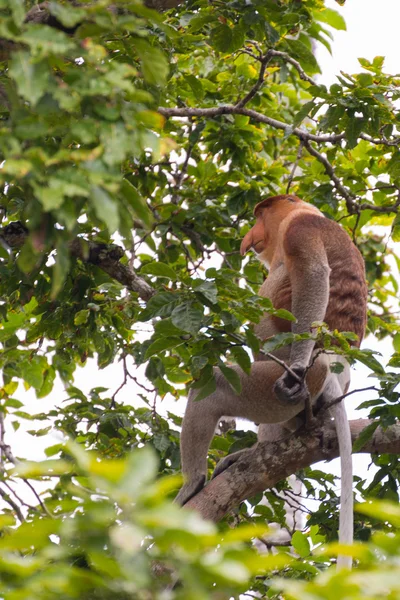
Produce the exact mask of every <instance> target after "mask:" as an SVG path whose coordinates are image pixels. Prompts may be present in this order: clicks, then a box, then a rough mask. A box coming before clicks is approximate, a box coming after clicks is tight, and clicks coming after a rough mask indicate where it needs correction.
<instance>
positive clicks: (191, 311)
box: [171, 302, 203, 335]
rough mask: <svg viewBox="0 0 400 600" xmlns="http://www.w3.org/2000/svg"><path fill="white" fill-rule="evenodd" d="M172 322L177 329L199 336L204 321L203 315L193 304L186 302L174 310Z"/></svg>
mask: <svg viewBox="0 0 400 600" xmlns="http://www.w3.org/2000/svg"><path fill="white" fill-rule="evenodd" d="M171 321H172V323H173V324H174V325H175V326H176V327H179V328H180V329H183V330H184V331H188V332H189V333H191V334H192V335H197V334H198V333H199V329H200V327H201V324H202V321H203V313H202V312H201V311H200V310H198V309H197V308H195V307H194V306H193V304H192V303H191V302H185V304H180V305H179V306H177V307H176V308H174V310H173V311H172V314H171Z"/></svg>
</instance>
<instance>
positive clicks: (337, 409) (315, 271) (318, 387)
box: [177, 195, 367, 567]
mask: <svg viewBox="0 0 400 600" xmlns="http://www.w3.org/2000/svg"><path fill="white" fill-rule="evenodd" d="M254 214H255V217H256V223H255V225H254V226H253V227H252V229H250V231H249V232H248V233H247V234H246V236H245V237H244V239H243V241H242V245H241V248H240V250H241V253H242V255H243V254H245V253H246V252H247V251H248V250H250V249H252V250H254V252H255V253H256V254H257V257H258V259H259V260H260V261H261V262H263V263H265V264H266V265H267V266H268V268H269V275H268V278H267V279H266V280H265V282H264V283H263V285H262V286H261V289H260V292H259V293H260V296H264V297H268V298H270V299H271V301H272V303H273V305H274V307H275V308H285V309H287V310H290V311H291V312H292V313H293V314H294V316H295V317H296V319H297V321H296V322H295V323H292V322H290V321H287V320H283V319H279V318H276V317H274V316H271V315H269V314H265V315H264V317H263V318H262V319H261V321H260V323H259V324H258V325H257V326H256V327H255V332H256V334H257V335H258V337H259V338H261V340H266V339H268V338H269V337H271V336H273V335H275V334H277V333H280V332H285V331H292V332H293V333H305V332H311V330H312V323H314V322H316V321H320V322H321V321H324V322H325V323H327V324H328V326H329V328H330V329H331V330H335V329H337V330H338V331H352V332H354V333H356V334H357V336H358V342H355V344H356V345H359V344H360V342H361V340H362V337H363V335H364V330H365V324H366V302H367V287H366V282H365V270H364V262H363V259H362V257H361V254H360V252H359V251H358V249H357V248H356V247H355V245H354V244H353V243H352V241H351V240H350V238H349V236H348V235H347V233H346V232H345V231H344V230H343V229H342V228H341V227H340V225H338V224H337V223H335V222H334V221H331V220H329V219H327V218H326V217H324V215H323V214H322V213H321V212H320V211H319V210H318V209H317V208H316V207H314V206H312V205H310V204H307V203H306V202H303V201H302V200H300V198H297V197H296V196H292V195H284V196H274V197H272V198H267V199H266V200H263V201H262V202H260V203H259V204H257V206H256V207H255V210H254ZM314 346H315V341H314V340H312V339H309V340H303V341H300V342H296V343H294V344H292V345H291V346H286V347H284V348H281V349H279V350H277V351H275V352H274V354H275V356H276V357H277V358H279V359H281V360H283V361H285V363H287V364H288V365H290V368H291V369H292V370H293V371H294V372H295V373H296V374H297V375H298V376H300V378H302V376H304V374H305V372H306V371H307V372H306V377H305V382H306V385H305V384H304V383H299V382H298V380H296V379H295V378H294V377H293V376H292V375H291V374H290V373H289V372H288V371H286V370H285V369H283V368H282V367H281V366H280V365H279V364H277V363H276V362H274V361H273V360H271V359H268V358H267V357H266V356H265V355H262V354H260V355H259V356H257V357H256V360H255V362H254V363H253V365H252V367H251V374H250V375H246V374H245V373H244V372H243V371H242V370H241V369H240V368H239V367H235V369H236V371H237V373H238V375H239V376H240V379H241V382H242V391H241V393H240V394H239V395H238V394H236V393H235V392H234V391H233V390H232V388H231V387H230V385H229V384H228V382H227V381H226V379H225V378H224V376H223V375H222V373H221V372H220V371H219V370H216V373H215V376H216V382H217V389H216V391H215V392H213V393H212V394H210V396H208V397H207V398H204V399H203V400H200V401H198V402H196V391H195V390H192V391H191V392H190V394H189V399H188V404H187V407H186V413H185V417H184V420H183V424H182V434H181V455H182V471H183V474H184V477H185V483H184V486H183V487H182V489H181V491H180V492H179V494H178V496H177V502H179V503H180V504H185V503H186V502H187V501H188V500H189V499H190V498H191V497H192V496H193V495H195V494H196V493H197V492H199V491H200V490H201V488H202V487H203V486H204V484H205V481H206V473H207V452H208V448H209V445H210V442H211V440H212V438H213V435H214V432H215V428H216V425H217V423H218V421H219V419H221V417H222V416H229V417H242V418H245V419H249V420H251V421H254V422H255V423H260V424H261V425H260V427H259V433H258V438H259V440H261V441H275V440H277V439H283V438H284V437H285V436H286V437H287V436H288V435H290V433H291V432H293V431H294V430H295V429H297V428H298V427H299V425H300V424H301V423H302V419H300V418H299V413H301V412H302V411H303V410H304V406H305V400H306V399H307V397H308V394H309V398H310V401H311V403H314V402H315V401H316V400H317V399H318V398H322V401H324V402H326V401H329V400H333V399H335V398H337V397H339V396H341V395H343V394H345V393H346V392H347V389H348V386H349V381H350V369H349V365H348V363H347V361H346V360H345V359H344V358H343V357H340V356H339V355H329V354H326V353H321V352H318V349H314ZM338 362H341V363H342V364H343V370H342V372H341V373H337V374H335V373H332V372H331V370H330V364H332V363H338ZM311 363H312V366H311V367H310V364H311ZM309 367H310V368H309ZM307 388H308V390H307ZM331 410H332V413H333V416H334V419H335V423H336V429H337V435H338V439H339V448H340V457H341V469H342V482H341V510H340V526H339V540H340V542H342V543H346V544H350V543H351V542H352V540H353V492H352V483H353V476H352V457H351V449H352V444H351V436H350V427H349V423H348V420H347V416H346V410H345V407H344V404H343V402H340V403H338V404H336V405H335V406H333V408H332V409H331ZM246 451H247V450H246V449H245V450H241V451H240V452H237V453H235V454H232V455H229V456H227V457H226V458H225V459H224V460H223V461H221V462H220V463H219V464H218V466H217V468H216V471H215V474H218V473H220V472H221V471H223V470H224V469H226V468H227V467H228V466H229V465H231V464H232V463H233V462H235V461H236V460H237V459H238V458H239V456H240V455H241V454H242V453H243V452H246ZM338 564H340V565H341V566H347V567H350V566H351V558H349V557H339V561H338Z"/></svg>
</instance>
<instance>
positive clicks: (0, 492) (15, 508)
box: [0, 487, 25, 523]
mask: <svg viewBox="0 0 400 600" xmlns="http://www.w3.org/2000/svg"><path fill="white" fill-rule="evenodd" d="M0 496H1V497H2V498H3V500H4V502H7V504H9V505H10V506H11V508H12V509H13V511H14V512H15V514H16V515H17V517H18V519H19V520H20V521H21V523H23V522H24V521H25V517H24V515H23V514H22V512H21V509H20V507H19V506H18V504H17V503H16V502H15V501H14V500H13V499H12V498H10V496H9V494H7V492H6V491H4V490H3V489H2V488H1V487H0Z"/></svg>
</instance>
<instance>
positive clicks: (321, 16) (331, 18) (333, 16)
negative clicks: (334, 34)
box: [314, 8, 346, 31]
mask: <svg viewBox="0 0 400 600" xmlns="http://www.w3.org/2000/svg"><path fill="white" fill-rule="evenodd" d="M314 14H315V18H316V19H317V21H321V22H322V23H326V24H327V25H330V26H331V27H333V28H334V29H338V30H340V31H346V21H345V20H344V18H343V17H342V15H341V14H339V13H338V12H337V11H336V10H333V9H332V8H323V9H322V10H321V11H318V12H315V13H314Z"/></svg>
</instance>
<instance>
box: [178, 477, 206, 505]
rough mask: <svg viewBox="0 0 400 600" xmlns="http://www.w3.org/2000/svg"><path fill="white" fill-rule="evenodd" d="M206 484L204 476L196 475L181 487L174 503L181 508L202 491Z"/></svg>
mask: <svg viewBox="0 0 400 600" xmlns="http://www.w3.org/2000/svg"><path fill="white" fill-rule="evenodd" d="M205 482H206V476H205V475H198V476H197V477H195V478H193V479H191V480H190V481H188V482H187V483H185V484H184V485H183V487H182V488H181V490H180V492H179V494H178V495H177V496H176V498H175V500H174V502H176V503H177V504H180V505H181V506H183V505H184V504H186V502H189V500H190V499H191V498H193V496H195V495H196V494H198V493H199V492H200V490H202V489H203V487H204V484H205Z"/></svg>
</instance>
